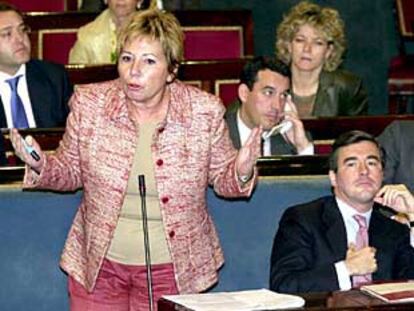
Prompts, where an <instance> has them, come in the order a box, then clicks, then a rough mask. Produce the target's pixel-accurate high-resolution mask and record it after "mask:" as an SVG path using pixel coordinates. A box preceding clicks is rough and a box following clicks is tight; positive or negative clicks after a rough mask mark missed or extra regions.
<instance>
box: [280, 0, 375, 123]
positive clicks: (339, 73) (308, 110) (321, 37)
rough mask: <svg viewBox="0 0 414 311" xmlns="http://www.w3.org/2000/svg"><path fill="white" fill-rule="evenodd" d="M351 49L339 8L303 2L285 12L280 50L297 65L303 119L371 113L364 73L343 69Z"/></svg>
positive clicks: (295, 88) (296, 95)
mask: <svg viewBox="0 0 414 311" xmlns="http://www.w3.org/2000/svg"><path fill="white" fill-rule="evenodd" d="M345 49H346V39H345V30H344V23H343V21H342V19H341V17H340V16H339V13H338V11H337V10H335V9H332V8H328V7H321V6H319V5H317V4H313V3H310V2H307V1H302V2H300V3H299V4H297V5H296V6H294V7H293V8H292V9H291V10H290V11H289V12H288V14H287V15H286V16H284V18H283V21H282V22H281V24H280V25H279V26H278V28H277V31H276V54H277V57H278V58H280V59H281V60H282V61H283V62H285V63H286V64H288V65H289V66H290V67H291V72H292V78H291V92H292V96H293V101H294V102H295V104H296V106H297V108H298V111H299V116H300V117H301V118H306V117H310V116H352V115H363V114H366V113H367V109H368V99H367V93H366V91H365V89H364V87H363V84H362V80H361V78H359V77H357V76H356V75H354V74H352V73H350V72H348V71H345V70H341V69H338V67H339V66H340V64H341V63H342V60H343V54H344V52H345Z"/></svg>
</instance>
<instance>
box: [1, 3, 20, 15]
mask: <svg viewBox="0 0 414 311" xmlns="http://www.w3.org/2000/svg"><path fill="white" fill-rule="evenodd" d="M8 11H13V12H16V13H17V14H19V15H20V17H21V18H22V19H23V13H22V12H21V11H20V10H19V9H18V8H17V7H15V6H14V5H13V4H10V3H7V2H3V1H0V12H8Z"/></svg>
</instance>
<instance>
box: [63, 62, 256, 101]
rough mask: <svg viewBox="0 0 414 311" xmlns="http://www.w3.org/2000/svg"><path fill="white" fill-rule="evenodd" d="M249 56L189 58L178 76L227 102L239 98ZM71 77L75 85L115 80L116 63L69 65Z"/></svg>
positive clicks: (116, 74) (181, 67)
mask: <svg viewBox="0 0 414 311" xmlns="http://www.w3.org/2000/svg"><path fill="white" fill-rule="evenodd" d="M247 61H248V60H247V59H244V58H243V59H234V60H217V61H197V62H193V61H187V62H184V63H183V64H182V65H181V66H180V68H179V72H178V78H179V79H180V80H181V81H184V82H186V83H189V84H192V85H195V86H198V87H199V88H201V89H202V90H205V91H207V92H209V93H211V94H215V95H216V96H218V97H220V98H221V99H222V100H223V103H224V104H225V105H228V104H229V103H231V102H233V101H234V100H235V99H236V98H237V87H238V84H239V75H240V72H241V70H242V69H243V66H244V65H245V64H246V62H247ZM66 69H67V71H68V73H69V78H70V80H71V82H72V83H73V84H74V85H77V84H85V83H93V82H101V81H106V80H111V79H115V78H117V77H118V71H117V68H116V66H115V65H98V66H85V65H67V66H66Z"/></svg>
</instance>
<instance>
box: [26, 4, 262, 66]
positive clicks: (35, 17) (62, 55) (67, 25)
mask: <svg viewBox="0 0 414 311" xmlns="http://www.w3.org/2000/svg"><path fill="white" fill-rule="evenodd" d="M174 14H175V15H176V16H177V18H178V20H179V21H180V23H181V25H182V27H183V30H184V33H185V36H186V38H185V42H184V56H185V58H186V59H187V60H213V59H216V60H217V59H234V58H243V57H248V56H252V55H253V54H254V49H253V18H252V14H251V11H249V10H232V11H199V10H197V11H189V10H185V11H175V12H174ZM96 16H97V15H96V14H95V13H86V12H53V13H27V14H26V16H25V20H26V23H27V24H28V25H29V26H30V27H31V29H32V33H31V43H32V56H33V57H34V58H39V59H47V60H51V61H55V62H58V63H61V64H66V63H67V60H68V55H69V50H70V48H71V47H72V46H73V44H74V42H75V40H76V32H77V30H78V28H79V27H80V26H83V25H85V24H87V23H88V22H91V21H92V20H93V19H94V18H95V17H96Z"/></svg>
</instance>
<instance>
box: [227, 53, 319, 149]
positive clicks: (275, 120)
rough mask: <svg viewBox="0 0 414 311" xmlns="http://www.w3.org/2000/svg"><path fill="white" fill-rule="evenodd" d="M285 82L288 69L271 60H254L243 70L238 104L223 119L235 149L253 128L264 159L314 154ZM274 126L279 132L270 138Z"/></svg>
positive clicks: (231, 107)
mask: <svg viewBox="0 0 414 311" xmlns="http://www.w3.org/2000/svg"><path fill="white" fill-rule="evenodd" d="M289 79H290V70H289V67H288V66H286V65H285V64H284V63H282V62H281V61H278V60H275V59H272V58H265V57H258V58H255V59H254V60H253V61H252V62H249V63H247V64H246V65H245V66H244V68H243V70H242V72H241V75H240V85H239V87H238V97H239V101H237V102H235V103H234V104H232V105H231V106H230V107H229V108H228V110H227V112H226V116H225V117H226V121H227V124H228V127H229V131H230V137H231V139H232V141H233V144H234V146H235V147H236V148H237V149H240V147H241V146H242V145H243V144H244V142H245V141H246V139H247V137H249V134H250V132H251V130H252V129H253V128H255V127H258V126H261V127H262V128H263V130H264V134H263V155H264V156H270V155H286V154H287V155H293V154H299V155H312V154H313V153H314V147H313V144H312V143H311V141H310V140H309V138H308V137H307V135H306V133H305V130H304V128H303V123H302V121H301V120H300V119H299V117H298V113H297V109H296V106H295V104H294V103H293V102H292V100H291V97H290V95H289V93H288V90H289V86H290V80H289ZM282 124H283V125H282ZM277 125H281V126H280V128H279V129H278V130H276V131H274V132H273V134H272V135H270V132H269V131H271V130H272V128H273V127H274V126H277Z"/></svg>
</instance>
